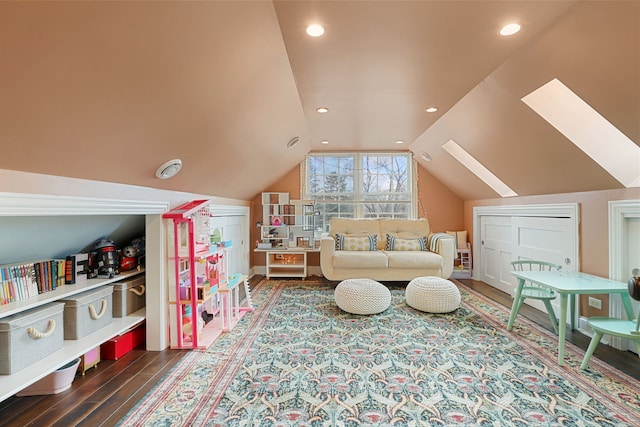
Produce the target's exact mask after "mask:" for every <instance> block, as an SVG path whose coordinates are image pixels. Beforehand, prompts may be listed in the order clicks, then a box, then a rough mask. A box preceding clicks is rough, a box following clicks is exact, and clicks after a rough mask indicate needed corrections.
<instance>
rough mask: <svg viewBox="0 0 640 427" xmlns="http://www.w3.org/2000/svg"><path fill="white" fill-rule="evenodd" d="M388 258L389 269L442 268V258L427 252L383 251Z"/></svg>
mask: <svg viewBox="0 0 640 427" xmlns="http://www.w3.org/2000/svg"><path fill="white" fill-rule="evenodd" d="M384 254H385V255H386V256H387V257H388V258H389V264H388V265H389V268H426V269H438V268H441V267H442V257H441V256H440V255H438V254H436V253H434V252H429V251H384Z"/></svg>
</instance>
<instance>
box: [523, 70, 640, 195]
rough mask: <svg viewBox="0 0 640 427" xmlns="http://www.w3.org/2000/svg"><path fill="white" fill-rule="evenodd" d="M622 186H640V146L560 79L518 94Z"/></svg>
mask: <svg viewBox="0 0 640 427" xmlns="http://www.w3.org/2000/svg"><path fill="white" fill-rule="evenodd" d="M522 101H523V102H524V103H525V104H527V105H528V106H529V107H530V108H531V109H532V110H533V111H535V112H536V113H538V114H539V115H540V116H541V117H542V118H543V119H545V120H546V121H547V122H549V124H551V125H552V126H553V127H554V128H556V129H557V130H558V131H559V132H560V133H562V134H563V135H564V136H566V137H567V138H568V139H569V141H571V142H572V143H573V144H575V145H576V146H577V147H578V148H580V149H581V150H582V151H584V152H585V153H586V154H587V155H588V156H589V157H591V158H592V159H593V160H594V161H595V162H596V163H598V164H599V165H600V166H602V167H603V168H604V169H605V170H606V171H607V172H609V174H611V176H613V177H614V178H615V179H617V180H618V181H620V183H621V184H622V185H624V186H625V187H627V188H629V187H639V186H640V166H639V165H640V147H638V146H637V145H636V144H635V143H634V142H633V141H631V139H629V138H627V136H626V135H625V134H623V133H622V132H620V130H618V128H616V127H615V126H613V125H612V124H611V123H610V122H609V121H608V120H607V119H605V118H604V117H603V116H601V115H600V113H598V112H597V111H596V110H594V109H593V108H591V106H590V105H589V104H587V103H586V102H585V101H583V100H582V99H581V98H580V97H579V96H578V95H576V94H575V93H574V92H573V91H571V89H569V88H568V87H567V86H565V85H564V84H563V83H562V82H561V81H560V80H558V79H553V80H551V81H550V82H549V83H547V84H545V85H543V86H541V87H540V88H538V89H536V90H534V91H533V92H531V93H530V94H529V95H527V96H525V97H524V98H522Z"/></svg>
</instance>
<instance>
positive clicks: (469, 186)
mask: <svg viewBox="0 0 640 427" xmlns="http://www.w3.org/2000/svg"><path fill="white" fill-rule="evenodd" d="M513 19H516V20H519V21H520V22H522V23H523V31H522V32H521V33H520V34H519V35H517V36H516V37H515V38H512V39H509V40H505V39H501V38H499V37H498V36H497V35H496V32H497V29H498V28H499V27H500V26H501V25H502V24H504V23H505V22H506V21H507V20H513ZM314 20H318V21H320V22H322V23H323V24H324V25H325V27H326V29H327V33H326V36H325V37H323V38H322V39H318V40H310V39H309V38H308V37H307V36H306V35H304V34H303V32H304V27H305V26H306V25H307V24H309V23H310V22H311V21H314ZM0 52H1V55H0V93H1V96H0V143H1V144H2V147H3V148H4V150H3V154H2V155H1V156H0V168H2V169H9V170H19V171H27V172H37V173H45V174H51V175H59V176H69V177H77V178H85V179H91V180H99V181H108V182H117V183H125V184H132V185H139V186H146V187H154V188H159V189H168V190H176V191H185V192H192V193H198V194H211V195H215V196H220V197H228V198H233V199H240V200H249V199H251V198H253V197H254V196H255V195H256V194H258V193H259V192H261V191H262V190H263V189H265V188H267V187H268V186H269V185H270V184H271V183H273V182H276V181H277V180H278V179H280V178H281V177H282V176H284V175H285V174H286V173H287V172H288V171H289V170H291V169H292V168H294V167H296V165H298V164H299V163H300V162H301V161H302V160H303V159H304V156H305V154H306V153H307V152H309V151H311V150H316V151H320V150H331V151H333V150H337V151H342V150H398V149H400V150H411V151H413V152H414V153H416V154H419V153H421V152H428V153H429V154H430V155H431V156H432V158H433V160H432V161H431V162H429V163H425V162H423V161H422V160H421V159H420V158H419V156H416V159H417V161H418V162H420V164H421V165H422V166H423V167H424V168H425V169H426V170H427V171H428V172H430V173H431V174H432V175H433V176H434V177H436V178H437V179H438V180H440V181H441V182H443V183H444V184H445V185H446V186H448V187H449V188H450V189H451V190H452V191H453V192H454V193H456V194H457V195H458V196H459V197H460V198H462V199H465V200H474V199H486V198H496V197H498V196H497V195H496V193H495V192H493V190H491V189H490V188H489V187H487V186H486V185H485V184H483V183H482V182H481V181H480V180H479V179H477V178H476V177H475V175H473V174H471V173H469V172H468V171H467V170H466V169H464V168H463V167H462V166H460V165H459V164H458V163H457V162H456V161H455V160H453V159H452V158H451V157H450V156H448V154H446V153H445V152H444V151H443V150H442V148H441V145H442V144H443V143H445V142H446V141H448V140H449V139H454V140H456V142H458V143H459V144H460V145H461V146H463V147H464V148H465V149H467V150H468V151H469V152H470V153H472V154H473V155H474V156H476V158H477V159H478V160H479V161H480V162H481V163H483V164H484V165H485V166H486V167H488V168H489V169H490V170H492V171H493V172H494V173H495V174H496V175H498V176H499V177H500V178H501V179H502V180H503V181H505V182H506V183H507V184H508V185H509V186H510V187H511V188H513V189H514V190H515V191H516V192H517V193H518V194H519V195H521V196H526V195H537V194H553V193H563V192H574V191H592V190H603V189H616V188H622V185H621V184H620V183H619V182H618V181H616V180H615V179H613V178H612V177H611V176H610V175H609V174H608V173H607V172H606V171H604V170H603V169H602V168H601V167H600V166H598V165H597V164H596V163H595V162H593V161H592V160H591V159H589V158H588V157H587V156H586V155H585V154H584V153H582V152H581V151H580V150H578V149H577V148H575V147H574V146H573V145H572V144H571V143H570V142H569V141H567V140H566V138H564V137H563V136H562V135H561V134H559V133H558V132H557V131H555V130H554V129H553V128H551V127H550V125H548V124H547V123H546V122H544V121H543V120H542V119H541V118H540V117H539V116H538V115H537V114H535V113H534V112H533V111H531V110H530V109H529V108H528V107H527V106H526V105H524V104H523V103H522V102H521V101H520V98H521V97H522V96H524V95H526V94H528V93H529V92H531V91H532V90H534V89H536V88H538V87H539V86H541V85H542V84H544V83H546V82H547V81H549V80H551V79H552V78H559V79H560V80H561V81H563V83H565V84H566V85H567V86H569V87H570V88H571V89H573V90H574V91H575V92H576V93H578V94H579V95H580V96H581V97H583V99H585V100H586V101H587V102H589V103H590V104H591V105H592V106H593V107H594V108H595V109H596V110H598V111H599V112H600V113H601V114H602V115H604V116H605V117H606V118H607V119H608V120H610V121H611V122H612V123H613V124H614V125H616V126H617V127H618V128H619V129H620V130H621V131H622V132H623V133H625V135H627V136H628V137H629V138H630V139H631V140H633V141H634V142H635V143H636V144H640V55H639V54H638V52H640V2H629V1H607V2H590V1H547V2H539V1H501V2H493V1H486V2H485V1H458V2H450V1H447V2H445V1H424V2H402V1H391V2H385V1H382V2H368V1H362V2H346V1H344V2H342V1H335V2H316V1H304V2H269V1H243V2H237V1H229V2H227V1H215V2H214V1H211V2H1V3H0ZM430 105H436V106H438V107H439V111H438V112H437V113H435V114H431V115H429V114H427V113H425V112H424V108H426V107H428V106H430ZM319 106H328V107H329V108H330V113H329V114H327V115H323V116H319V115H318V114H317V113H316V112H315V109H316V108H317V107H319ZM296 136H299V137H300V141H301V142H300V143H299V144H298V145H296V146H295V147H293V148H287V142H288V141H290V140H291V139H292V138H294V137H296ZM322 139H329V140H330V141H331V144H329V145H326V146H325V145H322V144H321V143H320V141H321V140H322ZM397 139H402V140H404V141H405V143H404V144H403V145H401V146H399V145H397V144H395V140H397ZM603 143H606V141H603ZM173 158H180V159H182V161H183V164H184V168H183V170H182V171H181V172H180V173H179V174H178V175H177V176H176V177H174V178H172V179H170V180H158V179H157V178H155V177H154V172H155V170H156V168H157V167H158V166H160V165H161V164H162V163H164V162H165V161H167V160H170V159H173ZM638 168H639V169H640V159H638Z"/></svg>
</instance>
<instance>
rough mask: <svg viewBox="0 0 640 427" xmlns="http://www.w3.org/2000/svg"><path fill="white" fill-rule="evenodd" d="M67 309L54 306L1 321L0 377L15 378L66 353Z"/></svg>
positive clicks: (33, 310) (39, 308)
mask: <svg viewBox="0 0 640 427" xmlns="http://www.w3.org/2000/svg"><path fill="white" fill-rule="evenodd" d="M63 309H64V304H62V303H59V302H53V303H50V304H47V305H43V306H41V307H37V308H33V309H30V310H27V311H23V312H22V313H18V314H14V315H12V316H8V317H5V318H2V319H0V374H2V375H11V374H13V373H15V372H17V371H19V370H21V369H24V368H26V367H28V366H30V365H32V364H34V363H38V361H40V360H41V359H44V358H45V357H47V356H49V355H50V354H52V353H55V352H56V351H59V350H62V346H63V344H64V334H63V325H62V324H63V314H62V312H63Z"/></svg>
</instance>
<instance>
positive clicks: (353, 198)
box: [304, 153, 415, 230]
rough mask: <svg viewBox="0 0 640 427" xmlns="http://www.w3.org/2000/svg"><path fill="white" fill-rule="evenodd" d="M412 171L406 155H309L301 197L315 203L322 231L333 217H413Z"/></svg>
mask: <svg viewBox="0 0 640 427" xmlns="http://www.w3.org/2000/svg"><path fill="white" fill-rule="evenodd" d="M413 170H414V168H413V159H412V157H411V154H409V153H311V154H309V155H307V158H306V162H305V173H304V177H305V185H304V187H305V188H304V198H305V199H311V200H315V203H316V209H317V210H318V211H319V212H320V215H319V218H318V221H317V224H316V225H318V226H319V227H321V229H322V230H326V229H327V227H328V225H329V220H330V219H331V218H333V217H342V218H412V217H414V212H415V209H414V206H415V197H414V191H412V189H413Z"/></svg>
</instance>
